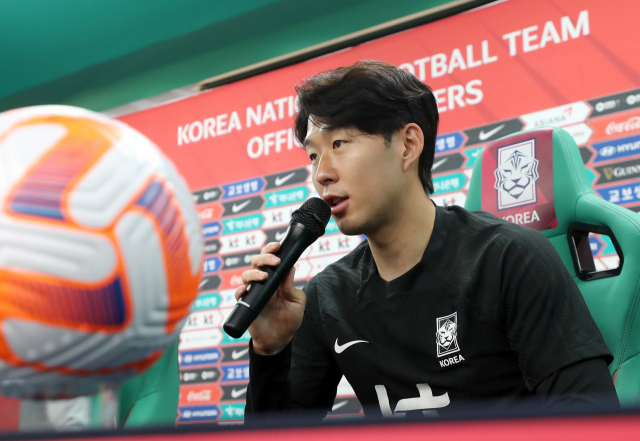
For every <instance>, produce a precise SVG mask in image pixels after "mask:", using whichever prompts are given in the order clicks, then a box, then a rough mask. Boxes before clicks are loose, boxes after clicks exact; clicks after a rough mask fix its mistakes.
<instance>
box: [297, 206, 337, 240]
mask: <svg viewBox="0 0 640 441" xmlns="http://www.w3.org/2000/svg"><path fill="white" fill-rule="evenodd" d="M329 219H331V207H329V204H327V203H326V202H325V201H324V200H322V199H320V198H311V199H309V200H307V201H306V202H305V203H304V204H302V206H301V207H300V208H298V209H297V210H296V211H294V212H293V213H292V214H291V222H289V225H291V224H292V223H293V222H298V223H300V224H302V225H304V226H305V227H307V228H308V229H309V230H311V232H313V233H314V234H315V235H317V236H318V237H320V236H322V235H323V234H324V228H325V227H326V226H327V223H328V222H329Z"/></svg>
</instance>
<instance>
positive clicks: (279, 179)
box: [275, 172, 295, 187]
mask: <svg viewBox="0 0 640 441" xmlns="http://www.w3.org/2000/svg"><path fill="white" fill-rule="evenodd" d="M293 175H295V172H293V173H289V174H288V175H287V176H283V177H281V178H276V182H275V184H276V187H280V186H281V185H282V184H284V183H285V182H287V181H288V180H289V179H291V178H293Z"/></svg>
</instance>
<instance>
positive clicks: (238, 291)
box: [234, 285, 247, 300]
mask: <svg viewBox="0 0 640 441" xmlns="http://www.w3.org/2000/svg"><path fill="white" fill-rule="evenodd" d="M246 291H247V286H246V285H240V287H239V288H238V289H236V293H235V294H234V297H235V298H236V300H238V299H239V298H240V297H241V296H242V294H244V293H245V292H246Z"/></svg>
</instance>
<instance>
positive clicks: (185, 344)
mask: <svg viewBox="0 0 640 441" xmlns="http://www.w3.org/2000/svg"><path fill="white" fill-rule="evenodd" d="M216 312H217V313H218V314H220V313H219V312H218V311H216ZM193 329H198V328H183V329H182V330H183V331H190V332H181V333H180V343H179V344H178V349H179V350H181V351H183V350H184V351H186V350H188V349H201V348H210V347H213V346H217V345H219V344H220V343H221V342H222V331H220V329H218V328H213V329H205V330H200V331H195V330H193Z"/></svg>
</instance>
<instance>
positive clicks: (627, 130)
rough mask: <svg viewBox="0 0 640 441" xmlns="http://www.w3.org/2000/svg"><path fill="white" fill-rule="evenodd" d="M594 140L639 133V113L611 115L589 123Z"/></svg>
mask: <svg viewBox="0 0 640 441" xmlns="http://www.w3.org/2000/svg"><path fill="white" fill-rule="evenodd" d="M589 125H590V126H591V127H593V130H594V136H593V137H594V139H600V138H609V137H613V136H624V135H632V134H635V133H638V132H640V111H638V110H634V111H632V112H625V113H622V114H618V113H616V114H613V115H610V116H607V117H603V118H597V119H594V120H591V121H589Z"/></svg>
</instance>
